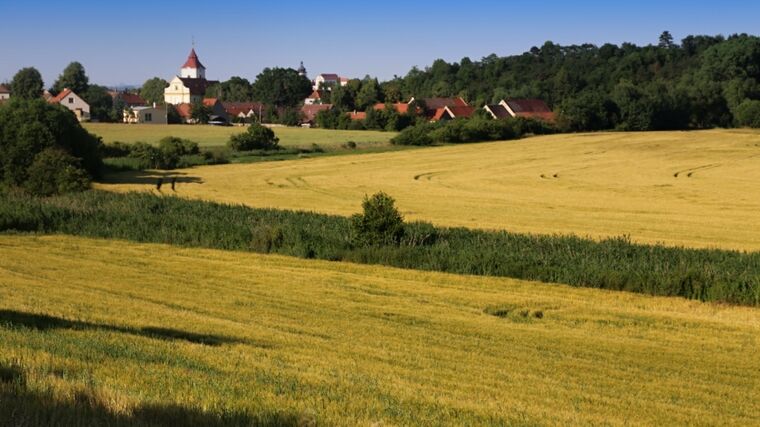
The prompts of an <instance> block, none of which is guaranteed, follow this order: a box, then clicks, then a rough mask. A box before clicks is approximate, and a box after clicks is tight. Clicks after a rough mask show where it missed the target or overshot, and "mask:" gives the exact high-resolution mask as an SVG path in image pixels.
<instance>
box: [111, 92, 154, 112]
mask: <svg viewBox="0 0 760 427" xmlns="http://www.w3.org/2000/svg"><path fill="white" fill-rule="evenodd" d="M109 94H110V95H111V98H113V100H114V102H116V101H117V100H118V101H121V102H123V103H124V106H125V107H127V108H130V107H145V106H147V105H148V103H147V102H146V101H145V100H144V99H142V98H141V97H140V95H137V94H134V93H129V92H117V91H112V92H109Z"/></svg>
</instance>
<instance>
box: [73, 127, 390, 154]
mask: <svg viewBox="0 0 760 427" xmlns="http://www.w3.org/2000/svg"><path fill="white" fill-rule="evenodd" d="M83 125H84V127H85V128H86V129H87V130H88V131H90V132H91V133H94V134H95V135H98V136H100V137H101V138H103V141H104V142H105V143H112V142H115V141H120V142H126V143H133V142H138V141H141V142H147V143H153V144H155V143H158V141H159V140H161V138H164V137H167V136H176V137H180V138H186V139H190V140H193V141H195V142H197V143H198V144H199V145H200V146H201V147H216V146H224V145H226V144H227V141H229V139H230V136H231V135H234V134H237V133H241V132H244V131H245V130H246V128H245V127H238V126H229V127H224V126H209V125H127V124H121V123H84V124H83ZM272 129H273V130H274V132H275V134H276V135H277V137H279V138H280V145H281V146H282V147H288V148H308V147H311V145H312V144H317V145H319V146H320V147H322V148H323V149H334V148H340V147H341V146H342V145H343V144H345V143H347V142H349V141H353V142H355V143H356V144H357V146H358V147H359V148H370V147H375V146H379V145H388V143H389V141H390V140H391V138H393V136H394V135H395V133H393V132H376V131H350V130H329V129H304V128H293V127H274V128H272Z"/></svg>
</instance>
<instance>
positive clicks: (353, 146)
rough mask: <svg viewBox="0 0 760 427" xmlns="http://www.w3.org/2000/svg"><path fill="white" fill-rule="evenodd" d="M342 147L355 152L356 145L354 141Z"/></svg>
mask: <svg viewBox="0 0 760 427" xmlns="http://www.w3.org/2000/svg"><path fill="white" fill-rule="evenodd" d="M343 147H344V148H348V149H349V150H355V149H356V143H355V142H354V141H348V142H347V143H345V144H343Z"/></svg>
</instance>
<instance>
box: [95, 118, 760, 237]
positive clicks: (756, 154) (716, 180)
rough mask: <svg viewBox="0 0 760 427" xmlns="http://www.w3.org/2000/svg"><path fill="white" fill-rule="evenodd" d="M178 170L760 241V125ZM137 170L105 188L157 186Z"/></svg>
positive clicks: (467, 221) (350, 207) (573, 225)
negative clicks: (137, 176)
mask: <svg viewBox="0 0 760 427" xmlns="http://www.w3.org/2000/svg"><path fill="white" fill-rule="evenodd" d="M176 173H177V174H182V175H184V176H186V177H187V178H188V181H195V182H198V183H193V184H183V185H181V186H179V187H178V189H177V193H178V194H179V195H182V196H185V197H190V198H200V199H208V200H216V201H222V202H229V203H243V204H247V205H250V206H255V207H275V208H285V209H300V210H313V211H318V212H324V213H331V214H339V215H350V214H353V213H355V212H357V211H358V210H359V208H360V201H361V199H362V197H363V196H364V195H365V194H371V193H374V192H376V191H379V190H382V191H385V192H387V193H389V194H390V195H392V196H393V197H395V198H396V199H397V201H398V205H399V206H400V208H401V210H402V211H403V213H404V214H405V216H406V218H407V219H409V220H425V221H430V222H433V223H435V224H438V225H447V226H464V227H471V228H485V229H508V230H511V231H517V232H528V233H541V234H554V233H561V234H570V233H574V234H579V235H581V236H591V237H594V238H599V237H609V236H620V235H624V234H625V235H630V236H631V238H632V239H633V240H634V241H637V242H645V243H657V242H662V243H665V244H670V245H685V246H690V247H720V248H729V249H740V250H758V249H760V214H759V213H760V185H758V182H760V133H758V132H755V131H744V130H715V131H700V132H649V133H597V134H573V135H553V136H546V137H533V138H527V139H523V140H520V141H510V142H496V143H486V144H467V145H459V146H446V147H435V148H428V149H421V150H410V151H403V152H389V153H381V154H368V155H357V156H343V157H331V158H320V159H309V160H294V161H286V162H274V163H262V164H241V165H223V166H208V167H199V168H193V169H187V170H182V171H177V172H176ZM142 175H144V174H142ZM134 176H135V174H134V173H132V174H130V173H127V174H117V175H112V176H109V177H107V184H102V185H99V187H100V188H104V189H108V190H114V191H131V190H150V189H151V187H152V185H151V184H150V183H152V181H150V180H146V179H140V180H135V179H134ZM142 178H145V176H142ZM135 182H140V183H141V184H137V183H135ZM146 182H148V183H149V184H145V183H146Z"/></svg>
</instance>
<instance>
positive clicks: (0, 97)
mask: <svg viewBox="0 0 760 427" xmlns="http://www.w3.org/2000/svg"><path fill="white" fill-rule="evenodd" d="M10 97H11V90H10V88H8V86H6V85H0V101H5V100H7V99H10Z"/></svg>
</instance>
